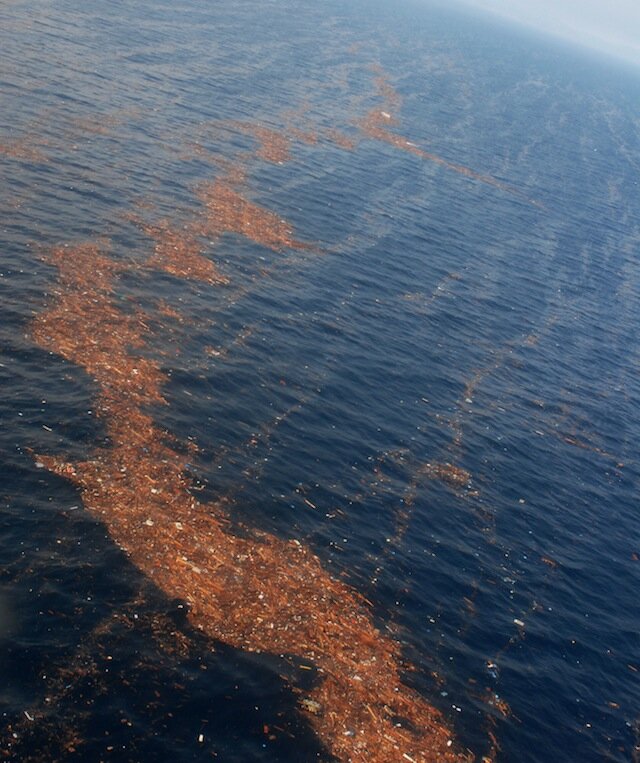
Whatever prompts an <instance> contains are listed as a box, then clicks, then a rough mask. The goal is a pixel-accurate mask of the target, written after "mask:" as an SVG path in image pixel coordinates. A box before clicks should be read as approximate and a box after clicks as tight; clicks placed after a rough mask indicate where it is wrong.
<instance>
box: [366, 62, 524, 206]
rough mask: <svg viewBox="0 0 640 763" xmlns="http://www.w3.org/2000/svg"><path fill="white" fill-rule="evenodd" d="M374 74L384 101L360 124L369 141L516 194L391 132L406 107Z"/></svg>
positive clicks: (379, 72) (383, 78)
mask: <svg viewBox="0 0 640 763" xmlns="http://www.w3.org/2000/svg"><path fill="white" fill-rule="evenodd" d="M373 71H374V72H375V73H376V77H375V79H374V84H375V86H376V90H377V95H378V97H379V98H380V99H381V100H382V108H375V109H371V111H369V113H368V114H367V115H366V116H365V117H364V118H363V119H361V120H360V121H359V122H358V126H359V127H360V130H361V131H362V132H363V133H364V134H365V135H366V136H367V137H368V138H372V139H373V140H379V141H382V142H384V143H389V144H390V145H391V146H394V147H395V148H399V149H400V150H402V151H407V152H409V153H410V154H414V156H418V157H420V158H421V159H424V160H425V161H429V162H434V164H439V165H440V166H441V167H444V168H445V169H448V170H451V171H452V172H457V173H458V174H459V175H464V176H465V177H468V178H471V179H473V180H478V181H480V182H481V183H486V184H488V185H492V186H494V187H496V188H500V189H501V190H503V191H507V192H508V193H515V191H514V189H512V188H510V187H509V186H507V185H506V184H505V183H501V182H500V181H499V180H496V178H494V177H491V175H483V174H481V173H479V172H476V171H475V170H472V169H470V168H469V167H465V166H464V165H462V164H456V163H454V162H450V161H448V160H447V159H443V158H442V157H441V156H438V155H437V154H432V153H430V152H428V151H423V150H422V149H421V148H419V147H418V146H416V144H415V143H412V142H411V141H410V140H407V138H404V137H402V136H401V135H397V134H396V133H394V132H391V130H389V127H395V126H397V125H398V124H399V120H398V117H397V112H398V111H399V109H400V107H401V106H402V96H401V95H400V94H399V93H398V92H397V91H396V90H395V88H394V87H393V85H391V83H390V82H389V81H388V79H387V77H386V75H385V73H384V71H383V70H382V69H381V68H380V67H373Z"/></svg>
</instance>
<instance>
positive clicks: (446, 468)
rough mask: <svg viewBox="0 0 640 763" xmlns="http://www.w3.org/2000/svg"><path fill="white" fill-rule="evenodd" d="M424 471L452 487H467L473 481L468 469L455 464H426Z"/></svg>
mask: <svg viewBox="0 0 640 763" xmlns="http://www.w3.org/2000/svg"><path fill="white" fill-rule="evenodd" d="M423 472H424V474H426V475H427V476H428V477H431V478H432V479H438V480H441V481H442V482H445V483H446V484H447V485H451V487H457V488H462V487H467V486H468V485H469V483H470V482H471V474H469V472H468V471H467V470H466V469H463V468H462V467H460V466H454V464H450V463H445V464H425V466H424V467H423Z"/></svg>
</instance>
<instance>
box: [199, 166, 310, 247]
mask: <svg viewBox="0 0 640 763" xmlns="http://www.w3.org/2000/svg"><path fill="white" fill-rule="evenodd" d="M198 195H199V197H200V200H201V201H202V202H203V204H204V206H205V213H204V214H203V215H202V218H201V220H200V222H199V225H198V228H199V230H200V231H201V233H202V235H205V236H209V237H212V236H219V235H221V234H223V233H238V234H240V235H242V236H246V238H248V239H250V240H251V241H255V242H256V244H261V245H262V246H265V247H267V248H268V249H273V250H275V251H280V250H282V249H303V248H306V247H307V246H308V245H307V244H304V243H303V242H302V241H297V240H296V239H295V238H294V236H293V228H292V227H291V225H290V224H289V223H288V222H287V221H286V220H283V219H282V218H281V217H280V216H279V215H277V214H276V213H275V212H272V211H270V210H268V209H265V208H264V207H261V206H259V205H258V204H255V203H254V202H252V201H249V200H248V199H246V198H245V197H244V196H243V195H242V194H241V193H240V192H239V191H238V190H237V189H236V188H235V187H234V185H233V184H232V183H229V182H228V181H227V180H226V179H222V180H215V181H214V182H212V183H207V184H205V185H203V186H202V187H201V188H200V191H199V194H198Z"/></svg>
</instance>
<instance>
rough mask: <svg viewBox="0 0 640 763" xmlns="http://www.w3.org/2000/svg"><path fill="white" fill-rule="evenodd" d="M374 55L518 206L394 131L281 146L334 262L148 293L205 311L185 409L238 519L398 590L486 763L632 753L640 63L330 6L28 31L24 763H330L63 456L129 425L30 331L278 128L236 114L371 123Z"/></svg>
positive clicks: (399, 605)
mask: <svg viewBox="0 0 640 763" xmlns="http://www.w3.org/2000/svg"><path fill="white" fill-rule="evenodd" d="M372 64H378V65H380V66H381V67H382V68H383V70H384V71H385V72H386V73H387V75H388V78H389V81H390V82H391V83H392V84H393V86H394V87H395V88H396V90H397V91H398V92H399V93H400V95H401V96H402V98H403V101H402V107H401V109H400V110H399V113H398V117H399V120H400V123H399V125H398V126H397V128H394V129H396V131H397V133H398V134H400V135H403V136H406V137H407V139H408V140H410V141H411V142H412V143H414V144H416V145H417V146H419V147H420V148H422V149H423V150H425V151H428V152H430V153H432V154H436V155H438V156H440V157H442V158H443V159H445V160H446V161H448V162H451V163H455V164H458V165H464V166H467V167H469V168H471V169H473V170H474V171H476V172H478V173H481V174H483V175H487V176H492V177H494V178H496V179H497V180H499V181H500V182H501V183H504V184H505V185H506V186H508V187H509V188H511V189H514V192H513V193H510V192H508V191H507V190H504V189H501V188H499V187H495V186H491V185H487V184H485V183H482V182H478V181H477V180H473V179H470V178H469V177H465V176H464V175H461V174H459V173H456V172H453V171H451V170H449V169H446V168H445V167H444V166H443V165H441V164H437V163H433V162H429V161H427V160H424V159H422V158H420V157H418V156H416V155H413V154H411V153H407V152H403V151H401V150H398V148H396V147H394V146H392V145H390V144H388V143H384V142H380V141H375V140H371V139H368V138H366V137H363V136H361V139H360V142H359V143H358V145H357V146H356V148H355V149H354V150H352V151H347V150H344V149H343V148H341V147H340V146H338V145H336V144H335V143H331V142H328V141H324V142H323V141H320V142H319V143H318V144H317V145H308V144H305V143H303V142H299V143H294V145H293V148H292V157H291V160H290V161H289V162H287V163H285V164H283V165H278V164H272V163H267V162H261V161H259V160H255V161H254V162H253V164H252V165H251V167H250V174H249V177H248V181H247V183H248V187H249V189H250V190H249V194H248V195H250V197H251V198H252V199H253V200H254V201H256V202H257V203H259V204H261V205H263V206H265V207H267V208H269V209H271V210H274V211H276V212H277V213H278V214H279V215H282V217H284V218H286V219H287V220H288V221H290V222H291V223H292V225H293V227H294V229H295V234H296V237H297V238H298V239H301V240H304V241H308V242H313V243H314V245H315V248H314V249H313V250H308V251H302V252H278V253H275V252H273V251H271V250H268V249H266V248H264V247H261V246H259V245H258V244H255V243H252V242H250V241H249V240H247V239H244V238H242V237H240V236H237V235H235V234H234V235H226V236H224V237H223V238H222V240H221V241H220V242H218V243H217V244H216V246H215V250H214V251H212V255H213V256H215V258H216V261H217V262H218V263H219V264H220V268H221V270H222V271H223V272H224V273H225V275H227V276H228V278H229V280H230V284H229V286H228V287H224V288H220V287H209V286H205V285H202V284H197V283H193V282H186V281H182V280H179V279H177V278H173V277H171V276H168V275H166V274H164V275H163V274H160V273H155V274H151V275H149V274H147V275H145V276H144V277H142V276H137V275H131V276H130V277H128V278H125V279H124V280H123V281H122V282H121V283H120V286H119V288H120V290H121V294H120V295H119V296H120V297H121V298H122V300H124V301H127V302H128V303H131V302H133V303H134V304H139V305H143V306H144V305H148V304H150V303H151V302H152V301H153V299H154V298H155V297H157V296H158V295H161V296H163V297H164V298H165V299H166V300H167V302H170V303H171V304H172V305H179V306H180V309H181V311H182V312H183V313H184V314H185V315H187V316H188V317H189V318H190V322H185V323H184V324H175V325H172V327H171V331H168V330H158V331H157V332H156V336H155V338H153V340H152V344H153V345H154V349H155V351H156V352H159V351H163V352H164V353H165V355H164V360H163V363H164V364H165V365H164V368H165V371H166V372H167V374H169V376H170V382H169V385H168V387H167V390H166V394H167V398H168V400H169V405H168V406H165V407H163V408H162V409H161V410H158V411H157V412H156V418H157V420H158V421H159V422H160V423H161V424H162V425H163V426H165V427H166V428H167V429H168V430H170V431H171V432H173V433H174V434H175V435H176V437H177V438H178V440H180V441H186V440H187V438H192V439H193V440H195V441H196V442H197V443H198V445H199V446H200V452H199V453H198V454H197V456H194V460H193V463H192V465H191V468H192V473H193V477H194V479H195V481H196V486H197V487H198V488H202V489H203V492H204V493H205V494H206V495H210V496H212V497H214V498H215V497H224V498H225V500H227V501H228V505H229V507H230V512H231V515H232V517H233V518H235V519H237V520H238V521H242V522H244V523H245V524H247V525H250V526H257V527H262V528H265V529H268V530H269V531H272V532H274V533H276V534H278V535H280V536H282V537H291V538H296V539H300V540H302V541H304V542H306V543H309V544H310V545H311V546H312V547H313V549H314V550H315V551H316V552H317V553H318V554H319V555H320V557H321V558H322V560H323V561H324V563H325V565H326V566H327V568H328V569H330V570H332V571H333V572H334V573H335V574H344V575H345V576H346V578H347V580H349V581H350V582H351V583H352V584H353V586H354V587H356V588H357V589H358V590H360V591H361V592H362V593H364V595H365V596H366V597H367V598H368V599H369V600H370V601H371V602H372V603H373V606H374V611H375V615H376V618H378V620H379V622H380V623H381V624H389V625H391V626H393V628H394V632H395V633H396V636H397V638H399V639H400V641H401V642H402V644H403V645H404V648H405V652H406V656H407V658H408V659H410V660H411V661H412V662H413V663H414V664H415V665H416V667H417V670H416V671H415V672H413V673H411V674H410V676H409V677H408V678H407V680H408V681H409V682H410V683H412V684H413V685H415V686H416V687H417V688H418V689H419V690H420V691H422V692H424V694H425V696H427V697H428V699H429V700H430V701H432V702H433V703H434V704H435V705H437V706H438V707H439V708H440V709H441V710H442V711H443V713H444V714H445V716H446V718H447V719H448V721H449V723H450V724H451V725H452V727H453V729H454V731H455V733H456V735H457V736H458V738H459V739H460V741H461V742H462V744H463V745H465V746H467V747H469V748H470V749H471V750H473V751H474V753H475V754H476V755H477V756H478V759H480V757H481V756H482V755H483V754H487V753H488V752H489V750H490V747H491V743H490V734H493V735H494V736H495V738H496V739H497V741H498V744H499V747H500V751H499V753H498V755H497V759H498V760H500V761H545V762H547V761H578V760H579V761H601V760H611V761H625V760H631V759H635V758H633V755H634V752H633V749H634V745H637V744H638V743H639V742H638V737H637V733H638V732H637V729H638V722H639V718H640V689H639V684H638V671H640V644H639V636H638V631H639V626H640V618H639V613H638V603H637V590H638V589H639V587H640V561H639V560H638V557H639V555H640V542H639V539H638V537H639V536H638V519H637V498H638V476H639V462H638V455H637V443H638V440H639V438H640V382H639V380H638V363H639V361H640V353H639V351H640V337H639V335H638V315H639V314H640V304H639V303H640V272H639V267H638V251H639V245H640V209H639V201H638V200H639V199H640V194H639V192H638V176H639V172H638V171H639V169H640V158H639V157H640V129H639V128H640V113H639V111H638V105H637V104H638V103H640V76H639V75H638V74H637V73H634V72H632V71H625V70H624V69H622V68H618V69H616V68H613V66H612V65H611V64H608V63H607V62H604V61H601V60H598V59H594V60H590V59H588V58H586V57H584V55H583V54H580V55H579V54H577V53H574V52H573V51H571V50H564V49H561V48H558V47H556V46H554V45H551V44H549V43H547V42H545V41H543V40H538V39H536V38H532V37H527V36H522V35H518V34H516V33H515V32H513V31H511V30H509V29H506V28H503V27H500V28H499V27H492V26H490V25H486V26H485V25H483V24H482V23H481V22H479V21H478V20H477V19H467V18H465V17H464V16H458V15H454V14H448V13H446V12H444V11H442V10H438V9H437V8H435V7H431V6H430V5H429V4H426V3H425V4H410V3H406V4H404V3H393V4H392V5H391V4H386V3H377V4H369V3H367V4H365V3H354V4H350V5H349V7H348V8H345V7H343V6H342V5H341V4H334V3H332V2H329V3H322V4H316V3H310V2H306V0H285V1H284V2H275V1H273V2H261V3H256V2H255V1H254V0H244V1H241V2H237V1H236V2H227V1H226V0H223V1H222V2H217V3H196V2H191V0H186V1H185V2H178V3H176V2H171V3H168V2H166V3H165V2H159V1H158V0H154V1H153V2H150V3H146V4H140V3H132V2H113V3H109V4H108V5H105V4H103V3H96V2H87V3H84V4H82V5H81V6H80V5H78V4H76V3H71V2H67V1H64V0H62V1H60V2H55V3H54V2H44V1H42V2H39V3H35V4H34V3H26V2H9V3H5V4H4V5H3V6H2V8H1V9H0V149H2V147H4V150H0V180H1V182H0V214H1V215H2V220H1V226H0V231H1V236H0V243H1V250H0V254H1V267H0V270H1V273H0V289H1V291H0V306H1V309H2V319H1V321H0V353H1V355H2V357H1V358H0V373H1V376H2V397H1V399H0V421H1V423H2V429H1V430H0V447H1V448H2V456H3V457H2V467H1V468H2V472H1V480H2V482H1V483H0V484H1V488H0V499H1V503H0V509H1V511H0V522H1V526H2V534H1V536H0V559H1V575H2V577H1V580H0V618H1V619H0V647H1V650H2V656H1V657H0V661H1V673H2V676H3V682H2V688H1V690H0V692H1V693H0V699H1V703H2V708H1V712H2V715H1V716H0V717H1V719H2V732H1V738H2V745H1V748H2V752H3V756H4V758H5V759H8V760H13V761H26V760H34V761H36V760H42V761H50V760H66V759H67V758H68V759H70V760H71V759H73V760H83V761H84V760H86V761H96V760H106V759H112V760H118V761H120V760H131V761H166V760H201V759H202V760H210V759H212V758H213V757H214V755H215V756H217V757H216V758H215V759H219V760H224V761H254V760H256V761H257V760H265V761H267V760H268V761H274V760H278V761H301V760H304V761H306V760H312V759H313V760H315V759H317V758H318V757H320V758H323V752H322V747H321V745H320V743H319V742H318V741H317V740H316V739H315V738H314V737H313V734H312V733H311V731H310V729H309V728H308V727H307V725H306V723H305V721H304V719H303V718H301V716H300V715H299V713H297V712H296V709H295V708H296V698H295V696H294V694H293V692H292V690H291V688H290V687H289V686H288V684H287V683H286V681H285V680H284V679H283V678H282V677H281V673H282V666H281V665H280V664H275V663H270V662H269V659H267V658H262V659H261V660H257V658H256V657H255V655H253V656H252V655H248V654H243V653H242V652H239V651H236V650H233V649H231V648H229V647H225V646H224V645H220V644H212V643H210V642H208V641H207V640H206V639H205V638H204V637H203V636H202V635H201V634H199V633H197V632H193V630H192V629H191V628H190V626H189V623H188V621H187V620H185V619H184V617H183V615H182V614H181V612H180V611H179V609H178V608H177V607H176V604H175V602H171V601H169V600H167V598H166V597H165V596H164V595H163V594H162V592H160V591H158V590H157V589H155V588H154V587H153V585H152V584H151V583H150V582H149V581H147V580H145V579H144V577H143V576H142V575H141V573H140V572H139V571H138V570H137V569H136V568H135V566H133V565H132V564H131V563H130V562H129V561H128V560H127V558H126V557H125V556H124V554H122V553H121V552H120V551H119V549H118V548H117V547H116V546H115V545H114V544H113V543H112V541H111V540H110V538H109V535H108V533H107V531H106V529H105V528H104V527H103V526H102V525H101V524H100V523H99V522H96V521H95V519H93V518H92V517H91V516H89V515H88V514H87V513H86V512H84V510H83V507H82V503H81V500H80V499H79V496H78V493H77V492H76V490H75V489H74V488H73V487H72V486H71V485H69V484H68V483H66V482H64V481H62V480H60V479H59V478H57V477H55V476H53V475H51V474H49V473H47V472H46V471H45V470H43V469H38V468H37V466H36V463H35V460H34V458H33V457H32V455H31V453H32V452H37V453H49V454H64V455H65V456H69V457H70V458H77V459H82V458H83V457H86V454H87V453H88V452H90V451H91V450H92V448H94V447H95V446H96V444H99V443H100V442H101V441H102V439H103V438H104V430H103V425H102V423H101V422H100V421H99V420H96V418H95V417H94V416H93V415H92V405H93V401H94V400H95V389H93V387H92V383H91V380H90V379H89V378H88V377H87V376H86V374H85V373H84V372H83V371H82V370H80V369H78V368H75V367H74V366H73V365H71V364H69V363H67V362H65V361H63V360H62V359H60V358H59V357H57V356H56V355H54V354H51V353H47V352H46V351H45V350H43V349H41V348H38V347H37V346H35V344H34V343H33V341H32V339H31V338H30V334H29V321H30V319H31V318H32V316H33V315H35V314H37V313H38V312H40V311H42V310H43V309H44V307H45V304H46V301H47V295H48V293H49V292H50V291H51V290H52V289H53V288H54V287H55V278H56V273H55V271H54V270H53V269H52V268H50V267H48V266H47V265H45V264H43V263H42V261H41V252H42V251H43V249H44V250H46V248H47V247H51V246H52V245H56V244H60V243H77V242H81V241H87V240H97V239H103V238H104V239H109V240H110V251H111V253H112V255H113V256H114V257H116V258H119V259H122V260H123V261H126V262H132V261H133V262H136V261H141V260H142V259H144V257H146V256H148V254H149V251H150V249H151V248H152V244H151V243H150V241H149V239H148V238H147V237H145V236H144V235H143V234H142V233H141V231H140V230H139V228H138V227H137V226H136V225H135V223H134V222H132V221H131V212H132V211H135V210H136V209H139V208H143V209H147V208H151V209H153V210H155V212H156V214H157V215H158V216H162V217H173V218H175V219H182V218H183V217H184V218H188V216H189V215H190V214H193V212H194V210H196V209H197V208H198V200H197V197H196V195H195V191H196V189H197V187H198V183H201V182H202V181H204V180H207V179H209V178H210V177H211V176H212V174H213V173H214V170H212V166H211V164H210V163H208V162H207V161H205V160H204V159H203V158H202V156H201V155H200V154H198V152H196V151H195V150H194V149H193V146H194V143H198V144H199V145H200V146H203V147H205V148H206V149H208V151H209V152H211V153H212V154H214V155H216V156H219V157H226V158H232V157H234V156H235V155H236V154H237V153H238V152H239V151H242V150H244V149H247V148H249V147H250V146H251V139H250V138H249V137H248V136H247V135H246V134H244V133H242V132H240V131H238V130H234V129H233V128H232V127H229V125H228V123H225V126H224V127H221V124H222V122H223V121H224V120H242V121H249V122H251V123H253V124H261V125H266V126H269V127H272V128H276V129H279V128H283V129H284V128H285V127H286V126H287V124H289V123H290V121H291V117H290V116H288V112H296V110H297V113H298V114H299V115H302V116H298V117H296V119H299V121H300V122H301V124H302V123H303V126H304V125H308V124H312V125H313V126H314V129H316V128H317V129H318V130H322V129H330V128H338V129H340V130H342V131H343V132H345V133H347V134H349V135H351V136H353V137H355V136H357V134H358V129H357V125H356V123H357V121H358V120H359V119H361V118H362V116H363V115H364V114H365V113H366V112H367V111H368V110H369V109H370V108H372V107H373V106H376V104H378V105H379V101H377V100H376V91H375V87H374V86H373V85H372V79H373V74H372V72H371V68H370V67H371V65H372ZM531 201H533V202H535V203H531ZM141 203H142V205H141ZM211 347H213V348H217V351H219V352H220V354H219V355H216V354H212V353H211V352H208V351H207V348H211ZM443 463H451V464H455V465H456V466H458V467H460V468H462V469H465V470H467V471H468V472H469V474H470V475H471V481H470V483H469V485H466V486H464V487H461V486H456V485H452V484H451V483H450V482H447V481H446V480H438V479H431V478H429V476H428V474H429V472H428V467H427V466H426V465H428V464H443ZM31 718H33V720H31ZM265 726H268V727H269V728H270V729H272V728H273V727H274V726H277V727H278V728H279V729H282V731H280V730H278V731H277V733H275V734H267V733H265V731H264V728H265ZM200 734H202V735H203V739H204V741H202V742H201V741H199V737H200ZM270 736H271V737H274V738H269V737H270ZM637 754H638V753H637V751H636V752H635V755H636V757H637Z"/></svg>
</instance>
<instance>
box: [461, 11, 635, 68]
mask: <svg viewBox="0 0 640 763" xmlns="http://www.w3.org/2000/svg"><path fill="white" fill-rule="evenodd" d="M462 1H463V2H465V3H466V4H468V5H474V6H476V7H478V8H483V9H486V10H489V11H492V12H494V13H496V14H498V15H500V16H504V17H506V18H509V19H512V20H514V21H518V22H521V23H523V24H526V25H527V26H531V27H535V28H536V29H540V30H542V31H544V32H548V33H551V34H554V35H557V36H559V37H564V38H567V39H570V40H573V41H574V42H577V43H580V44H582V45H586V46H588V47H591V48H596V49H598V50H601V51H604V52H606V53H609V54H612V55H615V56H618V57H620V58H625V59H627V60H629V61H632V62H634V63H636V64H639V65H640V0H462Z"/></svg>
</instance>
